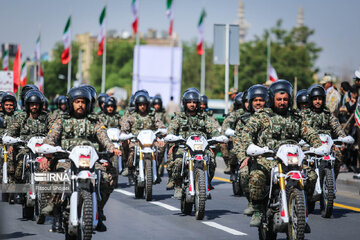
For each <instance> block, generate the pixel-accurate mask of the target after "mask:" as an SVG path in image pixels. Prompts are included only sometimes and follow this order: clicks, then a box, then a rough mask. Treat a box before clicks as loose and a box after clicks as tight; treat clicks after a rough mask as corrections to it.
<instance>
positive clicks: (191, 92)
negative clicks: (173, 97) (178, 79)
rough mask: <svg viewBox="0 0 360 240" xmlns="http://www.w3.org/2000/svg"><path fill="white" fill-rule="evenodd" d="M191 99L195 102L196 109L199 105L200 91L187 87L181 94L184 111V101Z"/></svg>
mask: <svg viewBox="0 0 360 240" xmlns="http://www.w3.org/2000/svg"><path fill="white" fill-rule="evenodd" d="M192 101H195V102H196V110H197V111H198V110H199V107H200V93H199V91H198V90H197V89H196V88H188V89H187V90H185V92H184V94H183V97H182V104H183V106H184V109H185V112H186V111H187V107H186V103H188V102H192Z"/></svg>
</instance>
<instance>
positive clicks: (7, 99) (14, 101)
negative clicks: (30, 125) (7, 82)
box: [0, 93, 17, 110]
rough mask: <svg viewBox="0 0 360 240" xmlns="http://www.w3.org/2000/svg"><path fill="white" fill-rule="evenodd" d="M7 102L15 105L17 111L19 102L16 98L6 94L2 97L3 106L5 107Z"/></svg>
mask: <svg viewBox="0 0 360 240" xmlns="http://www.w3.org/2000/svg"><path fill="white" fill-rule="evenodd" d="M6 101H11V102H13V103H14V110H16V109H17V100H16V97H15V96H14V95H12V94H10V93H5V94H3V95H2V98H1V102H0V103H1V106H4V103H5V102H6Z"/></svg>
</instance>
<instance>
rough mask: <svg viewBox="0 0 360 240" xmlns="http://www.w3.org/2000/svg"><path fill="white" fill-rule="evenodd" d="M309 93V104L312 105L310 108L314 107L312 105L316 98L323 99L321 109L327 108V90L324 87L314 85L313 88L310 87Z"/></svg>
mask: <svg viewBox="0 0 360 240" xmlns="http://www.w3.org/2000/svg"><path fill="white" fill-rule="evenodd" d="M307 93H308V95H309V104H310V106H312V105H313V104H312V99H313V98H314V97H321V98H322V99H323V102H322V105H321V107H324V106H325V98H326V92H325V89H324V88H323V86H321V85H318V84H317V85H313V86H311V87H309V89H308V91H307Z"/></svg>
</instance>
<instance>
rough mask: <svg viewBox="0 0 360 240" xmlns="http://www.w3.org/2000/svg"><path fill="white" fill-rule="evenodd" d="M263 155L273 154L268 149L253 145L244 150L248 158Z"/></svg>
mask: <svg viewBox="0 0 360 240" xmlns="http://www.w3.org/2000/svg"><path fill="white" fill-rule="evenodd" d="M264 153H274V152H273V151H272V150H270V149H269V148H268V147H259V146H257V145H255V144H253V143H252V144H250V146H249V147H248V148H247V149H246V154H247V155H249V156H258V155H262V154H264Z"/></svg>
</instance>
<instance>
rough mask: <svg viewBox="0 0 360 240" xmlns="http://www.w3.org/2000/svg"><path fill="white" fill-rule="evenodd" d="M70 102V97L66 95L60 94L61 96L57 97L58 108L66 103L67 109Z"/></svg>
mask: <svg viewBox="0 0 360 240" xmlns="http://www.w3.org/2000/svg"><path fill="white" fill-rule="evenodd" d="M68 103H69V101H68V99H67V97H66V96H63V95H61V96H59V97H58V98H57V106H58V108H60V106H61V105H63V104H65V105H66V109H68V107H69V106H68Z"/></svg>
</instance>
